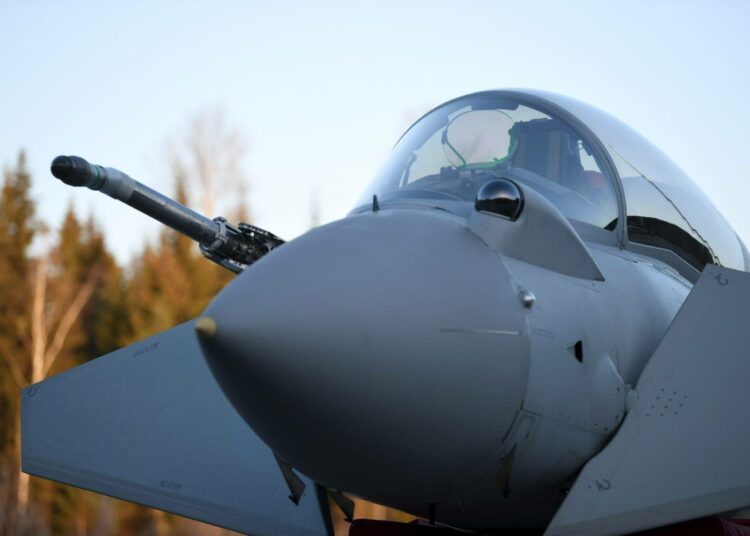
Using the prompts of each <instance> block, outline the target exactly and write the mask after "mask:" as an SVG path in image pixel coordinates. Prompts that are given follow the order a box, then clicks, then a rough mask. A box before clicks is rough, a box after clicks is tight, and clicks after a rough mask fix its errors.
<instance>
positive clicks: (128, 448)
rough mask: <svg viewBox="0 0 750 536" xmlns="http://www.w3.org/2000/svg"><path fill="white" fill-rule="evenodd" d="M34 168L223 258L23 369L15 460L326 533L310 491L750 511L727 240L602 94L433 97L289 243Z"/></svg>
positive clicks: (588, 531) (501, 510)
mask: <svg viewBox="0 0 750 536" xmlns="http://www.w3.org/2000/svg"><path fill="white" fill-rule="evenodd" d="M52 173H53V175H55V176H56V177H57V178H59V179H61V180H62V181H64V182H66V183H68V184H71V185H73V186H86V187H88V188H90V189H92V190H100V191H102V192H104V193H105V194H108V195H110V196H111V197H113V198H115V199H118V200H119V201H122V202H124V203H127V204H128V205H130V206H132V207H134V208H135V209H137V210H139V211H141V212H144V213H146V214H148V215H150V216H152V217H154V218H156V219H158V220H159V221H161V222H163V223H164V224H166V225H168V226H170V227H172V228H174V229H176V230H178V231H180V232H183V233H185V234H186V235H188V236H190V237H191V238H193V239H195V240H196V241H197V242H198V243H199V244H200V248H201V251H202V252H203V253H204V254H205V256H206V257H207V258H209V259H210V260H213V261H215V262H217V263H219V264H220V265H222V266H224V267H225V268H227V269H229V270H232V271H234V272H236V273H237V274H238V275H237V277H236V278H235V279H234V280H233V281H232V282H231V283H230V284H229V285H228V286H227V287H225V289H224V290H222V291H221V292H220V293H219V294H218V295H217V296H216V297H215V298H214V299H213V301H212V302H211V303H210V305H209V306H208V308H207V309H206V310H205V312H204V314H203V315H202V316H201V317H200V318H198V319H196V320H194V321H191V322H188V323H186V324H183V325H180V326H177V327H175V328H173V329H170V330H168V331H166V332H164V333H161V334H159V335H156V336H154V337H151V338H149V339H146V340H144V341H142V342H140V343H138V344H135V345H133V346H129V347H127V348H123V349H120V350H117V351H115V352H113V353H111V354H109V355H106V356H103V357H101V358H98V359H95V360H93V361H91V362H88V363H86V364H84V365H81V366H79V367H76V368H74V369H72V370H70V371H67V372H64V373H62V374H59V375H57V376H54V377H52V378H49V379H47V380H45V381H43V382H41V383H38V384H35V385H32V386H29V387H27V388H26V389H25V390H24V392H23V394H22V437H23V448H22V450H23V462H22V463H23V470H24V471H26V472H28V473H30V474H32V475H37V476H41V477H45V478H49V479H53V480H57V481H60V482H65V483H68V484H71V485H74V486H78V487H82V488H86V489H89V490H93V491H96V492H99V493H103V494H107V495H111V496H115V497H120V498H123V499H126V500H129V501H134V502H137V503H140V504H144V505H147V506H151V507H154V508H158V509H162V510H166V511H169V512H173V513H176V514H179V515H183V516H187V517H191V518H194V519H198V520H201V521H204V522H207V523H211V524H214V525H219V526H222V527H227V528H230V529H233V530H236V531H240V532H244V533H249V534H252V535H255V536H303V535H308V536H318V535H321V536H322V535H327V534H331V523H330V512H329V510H328V504H329V503H328V497H330V498H332V499H333V502H334V504H336V505H338V506H340V507H341V508H342V509H343V510H344V511H345V512H346V514H347V516H349V517H353V516H356V513H354V512H352V509H351V501H350V499H349V497H361V498H365V499H367V500H370V501H373V502H376V503H379V504H383V505H387V506H389V507H393V508H396V509H399V510H402V511H405V512H408V513H411V514H413V515H415V516H418V517H420V518H424V519H425V520H427V521H428V522H429V523H432V524H436V525H439V526H443V527H452V528H457V529H462V530H464V531H468V532H470V533H479V534H485V533H501V534H502V533H510V532H503V531H525V532H523V533H525V534H545V535H548V536H555V535H591V536H593V535H609V534H625V533H630V532H635V531H640V530H644V529H649V528H654V527H663V526H667V525H671V524H674V523H679V522H683V521H687V520H691V519H697V518H705V517H728V516H731V515H732V514H733V513H735V512H737V511H738V510H740V509H742V508H744V507H747V506H748V505H750V456H748V455H747V449H748V444H750V419H749V418H748V412H747V410H746V408H747V400H746V393H747V382H748V378H750V376H749V375H748V374H749V373H750V355H748V354H749V352H748V347H750V330H748V329H747V328H748V318H750V316H748V315H750V300H749V299H748V297H750V275H748V274H747V273H746V271H747V270H748V267H750V255H748V251H747V249H746V248H745V246H744V245H743V244H742V242H741V241H740V239H739V238H738V237H737V234H736V233H735V232H734V231H733V230H732V229H731V227H730V226H729V225H728V224H727V223H726V221H725V220H724V219H723V218H722V216H721V215H720V214H719V212H718V211H717V210H716V209H715V208H714V206H713V205H712V204H711V202H710V201H709V200H708V199H707V198H706V196H705V195H704V194H703V193H702V192H701V191H700V189H699V188H698V187H697V186H696V185H695V184H694V183H693V182H692V181H691V180H690V178H688V177H687V176H686V174H685V173H684V172H683V171H681V170H680V169H679V167H677V165H675V164H674V163H673V162H672V161H671V160H670V159H669V158H667V157H666V156H665V155H663V154H662V153H661V152H660V151H659V150H658V149H656V148H655V147H654V146H653V145H651V144H650V143H649V142H648V141H646V140H645V139H644V138H643V137H641V136H640V135H639V134H637V133H636V132H635V131H633V130H632V129H631V128H629V127H628V126H626V125H624V124H623V123H622V122H620V121H619V120H617V119H615V118H613V117H612V116H610V115H608V114H606V113H604V112H602V111H600V110H597V109H595V108H593V107H591V106H588V105H586V104H584V103H582V102H579V101H577V100H574V99H571V98H568V97H563V96H560V95H555V94H551V93H546V92H541V91H530V90H497V91H486V92H480V93H475V94H471V95H467V96H463V97H460V98H457V99H454V100H451V101H449V102H447V103H445V104H443V105H441V106H438V107H437V108H435V109H434V110H432V111H430V112H429V113H427V114H426V115H424V116H423V117H422V118H421V119H419V120H418V121H417V122H416V123H415V124H414V125H413V126H412V127H411V128H409V130H408V131H407V132H406V133H405V134H404V135H403V136H402V137H401V139H400V140H399V141H398V143H397V144H396V145H395V147H394V149H393V151H392V154H391V155H390V157H389V158H388V159H387V161H386V163H385V165H384V166H383V168H382V169H381V171H380V172H379V173H378V174H377V176H376V178H375V179H374V181H373V182H372V184H371V185H370V186H369V187H368V188H367V189H366V190H365V192H364V194H363V195H362V197H361V198H360V199H359V201H358V202H357V203H356V206H355V207H354V209H353V210H352V211H351V212H350V213H349V214H348V215H347V216H346V217H344V218H343V219H340V220H338V221H335V222H333V223H330V224H328V225H324V226H322V227H319V228H317V229H314V230H312V231H310V232H308V233H306V234H304V235H302V236H300V237H299V238H296V239H294V240H291V241H289V242H286V243H285V242H284V241H283V240H281V239H280V238H278V237H276V236H275V235H273V234H271V233H268V232H267V231H264V230H262V229H259V228H257V227H253V226H251V225H247V224H239V225H234V224H231V223H229V222H227V221H226V220H225V219H223V218H216V219H213V220H212V219H209V218H207V217H204V216H202V215H199V214H197V213H195V212H193V211H192V210H190V209H188V208H186V207H184V206H182V205H179V204H177V203H176V202H174V201H173V200H171V199H169V198H167V197H165V196H163V195H161V194H159V193H158V192H155V191H154V190H152V189H150V188H148V187H147V186H144V185H143V184H141V183H139V182H137V181H135V180H134V179H132V178H131V177H129V176H128V175H126V174H124V173H122V172H120V171H118V170H116V169H113V168H104V167H101V166H97V165H91V164H89V163H88V162H86V161H85V160H83V159H82V158H78V157H72V156H71V157H67V156H61V157H58V158H56V159H55V160H54V162H53V163H52ZM716 179H717V180H720V177H717V178H716ZM356 526H357V524H356V523H355V524H354V525H352V527H356ZM407 528H408V526H407ZM407 528H404V527H401V529H400V530H402V529H403V530H407ZM422 528H424V527H422ZM354 532H355V531H354V528H353V529H352V533H354ZM381 533H382V534H384V535H385V534H388V532H387V531H386V529H385V528H384V529H383V531H382V532H381ZM513 533H515V532H513ZM399 534H403V532H399Z"/></svg>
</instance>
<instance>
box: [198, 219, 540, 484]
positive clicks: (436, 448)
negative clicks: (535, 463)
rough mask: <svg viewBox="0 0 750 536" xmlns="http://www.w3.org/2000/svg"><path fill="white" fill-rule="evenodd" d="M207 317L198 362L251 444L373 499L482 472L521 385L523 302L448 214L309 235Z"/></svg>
mask: <svg viewBox="0 0 750 536" xmlns="http://www.w3.org/2000/svg"><path fill="white" fill-rule="evenodd" d="M206 317H207V318H210V319H211V320H212V321H213V323H212V322H209V321H203V325H202V326H199V327H198V329H199V333H200V339H201V344H202V346H203V349H204V353H205V355H206V358H207V360H208V362H209V364H210V366H211V369H212V371H213V372H214V374H215V376H216V377H217V379H218V381H219V383H220V385H221V386H222V388H223V389H224V391H225V392H226V394H227V396H228V397H229V399H230V400H231V401H232V403H233V404H234V406H235V407H236V408H237V410H238V411H239V413H240V414H241V415H242V416H243V417H244V418H245V420H246V421H247V422H248V423H249V424H250V425H251V426H252V427H253V429H254V430H255V431H256V432H257V433H258V434H259V435H260V436H261V438H263V440H264V441H266V443H267V444H268V445H269V446H270V447H271V448H272V449H274V450H275V451H276V452H277V453H278V454H279V455H281V456H282V457H283V458H284V459H286V460H287V461H289V462H290V463H291V464H292V465H294V466H295V467H296V468H298V469H299V470H301V471H302V472H304V473H305V474H307V475H308V476H310V477H312V478H314V479H315V480H318V481H320V482H323V483H325V484H326V485H329V486H331V487H335V488H339V489H345V490H348V491H352V492H355V493H360V494H362V495H367V496H371V497H372V496H377V495H380V496H383V495H384V494H385V495H387V494H388V493H391V492H396V491H398V492H400V493H415V494H416V493H424V492H426V491H428V490H433V491H434V490H435V489H437V488H440V491H444V490H446V489H450V486H452V485H454V484H455V478H456V475H459V474H460V475H464V476H467V477H469V478H470V477H471V474H472V473H474V472H477V471H486V470H487V467H488V464H492V463H494V462H496V456H497V453H498V448H499V445H500V444H501V442H502V439H503V437H504V435H505V433H506V432H507V431H508V429H509V428H510V426H511V423H512V421H513V418H514V417H515V414H516V412H517V410H518V409H519V407H520V405H521V402H522V398H523V394H524V391H525V388H526V379H527V375H528V361H527V355H528V349H527V342H526V337H525V328H524V314H523V305H522V302H521V300H520V299H519V297H518V292H517V290H516V289H515V288H514V285H513V284H512V282H511V280H510V278H509V276H508V273H507V271H506V270H505V267H504V265H503V263H502V261H501V260H500V259H499V258H498V257H497V256H496V254H495V253H493V252H492V251H491V250H490V249H489V248H487V247H486V246H485V245H484V244H483V243H481V242H480V241H479V240H478V239H477V238H476V237H475V236H474V235H472V234H471V233H470V232H469V231H468V230H466V228H465V227H464V226H463V225H462V224H461V223H460V222H458V221H455V220H453V219H451V218H450V217H449V216H441V215H432V214H430V213H425V212H424V211H422V212H419V211H414V212H412V211H406V210H400V211H386V210H381V211H380V212H377V213H373V214H366V215H360V216H355V217H351V218H347V219H345V220H341V221H339V222H336V223H333V224H330V225H328V226H325V227H323V228H320V229H317V230H315V231H312V232H310V233H308V234H306V235H304V236H302V237H300V238H298V239H296V240H294V241H292V242H289V243H287V244H285V245H284V246H282V247H280V248H279V249H277V250H276V251H274V252H273V253H271V254H269V255H268V256H266V257H265V258H263V259H261V260H260V261H259V262H257V263H256V264H255V265H253V266H252V267H251V268H250V269H248V270H246V271H245V272H244V273H242V274H241V275H240V276H239V277H238V278H237V279H236V280H235V281H233V282H232V283H231V284H230V285H228V286H227V287H226V288H225V289H224V290H223V291H222V292H221V293H220V294H219V295H218V296H217V297H216V298H215V299H214V301H213V302H212V303H211V305H210V306H209V307H208V309H207V310H206ZM441 486H442V487H441Z"/></svg>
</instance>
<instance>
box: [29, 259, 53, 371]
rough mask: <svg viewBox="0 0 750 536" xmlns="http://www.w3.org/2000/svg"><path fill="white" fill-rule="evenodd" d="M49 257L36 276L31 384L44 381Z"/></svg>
mask: <svg viewBox="0 0 750 536" xmlns="http://www.w3.org/2000/svg"><path fill="white" fill-rule="evenodd" d="M48 262H49V260H48V258H47V257H42V258H41V259H39V261H38V262H37V265H36V274H35V276H34V293H33V296H34V297H33V301H32V307H31V382H32V383H36V382H38V381H41V380H42V379H44V372H43V371H44V352H45V349H46V347H47V328H46V326H45V318H44V303H45V301H46V299H47V264H48Z"/></svg>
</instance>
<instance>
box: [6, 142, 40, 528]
mask: <svg viewBox="0 0 750 536" xmlns="http://www.w3.org/2000/svg"><path fill="white" fill-rule="evenodd" d="M30 190H31V177H30V175H29V172H28V170H27V168H26V155H25V153H24V152H23V151H21V152H20V153H19V155H18V159H17V161H16V165H15V167H14V168H12V169H6V170H5V172H4V174H3V185H2V192H0V252H2V254H1V255H0V296H2V300H0V424H1V425H0V459H2V460H7V461H5V462H4V463H3V464H2V465H1V466H0V498H4V503H0V533H2V532H3V531H4V530H6V531H10V530H13V527H14V526H15V524H16V519H17V500H18V497H17V494H16V493H15V491H16V489H17V487H18V478H19V476H18V460H19V456H20V450H19V449H20V445H19V442H18V411H19V403H18V401H19V396H20V387H21V386H22V385H23V380H24V377H25V373H26V369H25V366H24V365H25V363H24V359H23V355H24V353H25V352H26V348H25V347H24V342H25V337H26V335H27V334H28V331H29V322H28V315H27V314H26V311H27V308H28V288H29V285H28V283H29V281H28V277H27V273H28V271H29V266H30V263H31V261H30V259H29V246H30V245H31V242H32V240H33V238H34V233H35V231H36V228H37V223H36V221H35V219H34V202H33V201H32V199H31V196H30ZM3 523H5V527H3Z"/></svg>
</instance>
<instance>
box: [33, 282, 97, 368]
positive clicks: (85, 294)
mask: <svg viewBox="0 0 750 536" xmlns="http://www.w3.org/2000/svg"><path fill="white" fill-rule="evenodd" d="M96 280H97V277H96V270H95V269H92V270H91V271H90V272H89V275H88V277H87V279H86V283H84V285H83V286H82V287H81V288H80V290H79V291H78V294H77V295H76V297H75V299H74V300H73V302H72V303H71V304H70V306H69V307H68V309H67V310H66V311H65V314H63V316H62V318H61V319H60V323H59V324H58V326H57V330H56V331H55V336H54V337H53V338H52V344H51V345H50V346H49V348H48V349H47V351H46V352H45V355H44V368H43V373H42V378H44V377H45V376H46V375H47V373H48V372H49V370H50V368H52V365H53V364H54V363H55V360H56V359H57V358H58V356H59V355H60V350H62V347H63V345H64V344H65V339H66V338H67V337H68V333H69V332H70V330H71V328H72V327H73V325H74V324H75V321H76V320H77V319H78V316H79V315H80V314H81V311H83V308H84V307H85V306H86V303H88V301H89V298H91V295H92V294H93V293H94V290H95V289H96Z"/></svg>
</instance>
